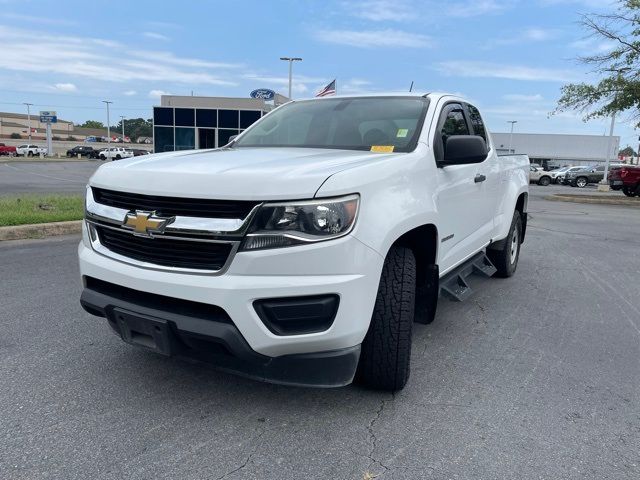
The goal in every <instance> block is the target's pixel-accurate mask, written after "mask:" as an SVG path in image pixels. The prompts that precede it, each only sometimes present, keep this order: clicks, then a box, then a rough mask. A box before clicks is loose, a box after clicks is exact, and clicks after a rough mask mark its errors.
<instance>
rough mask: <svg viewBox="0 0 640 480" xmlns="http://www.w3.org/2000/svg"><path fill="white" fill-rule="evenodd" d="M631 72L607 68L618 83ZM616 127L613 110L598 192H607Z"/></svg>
mask: <svg viewBox="0 0 640 480" xmlns="http://www.w3.org/2000/svg"><path fill="white" fill-rule="evenodd" d="M629 70H631V67H624V68H617V69H616V68H609V69H607V70H606V71H607V72H615V73H617V74H618V81H620V80H621V79H622V74H623V73H626V72H628V71H629ZM617 99H618V94H617V93H616V95H615V97H614V102H615V101H616V100H617ZM615 126H616V111H615V110H614V111H613V113H612V114H611V126H610V127H609V142H608V143H607V156H606V159H605V163H604V176H603V177H602V181H601V182H600V184H601V185H603V186H602V187H600V186H598V190H603V191H608V190H609V182H608V177H609V163H610V162H611V149H612V148H613V130H614V128H615Z"/></svg>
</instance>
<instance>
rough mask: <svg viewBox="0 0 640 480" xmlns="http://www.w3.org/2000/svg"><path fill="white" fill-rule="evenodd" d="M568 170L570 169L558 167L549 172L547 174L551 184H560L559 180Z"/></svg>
mask: <svg viewBox="0 0 640 480" xmlns="http://www.w3.org/2000/svg"><path fill="white" fill-rule="evenodd" d="M570 168H571V167H560V168H557V169H555V170H551V171H550V172H549V175H551V183H560V179H561V178H562V176H563V175H564V174H565V173H566V172H567V171H568V170H569V169H570Z"/></svg>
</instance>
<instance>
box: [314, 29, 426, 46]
mask: <svg viewBox="0 0 640 480" xmlns="http://www.w3.org/2000/svg"><path fill="white" fill-rule="evenodd" d="M314 38H315V39H316V40H318V41H320V42H324V43H335V44H338V45H349V46H351V47H361V48H373V47H390V48H399V47H404V48H421V47H430V46H431V45H432V40H431V38H430V37H428V36H426V35H423V34H420V33H410V32H404V31H402V30H393V29H386V30H361V31H356V30H318V31H316V32H314Z"/></svg>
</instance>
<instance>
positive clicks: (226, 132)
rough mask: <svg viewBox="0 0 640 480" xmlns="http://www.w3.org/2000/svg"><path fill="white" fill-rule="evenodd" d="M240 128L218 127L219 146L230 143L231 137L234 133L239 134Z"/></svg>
mask: <svg viewBox="0 0 640 480" xmlns="http://www.w3.org/2000/svg"><path fill="white" fill-rule="evenodd" d="M239 133H240V130H238V129H233V130H232V129H228V128H219V129H218V147H224V146H225V145H226V144H227V143H229V138H231V136H233V135H238V134H239Z"/></svg>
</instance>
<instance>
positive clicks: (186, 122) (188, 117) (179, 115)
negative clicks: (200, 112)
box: [175, 108, 195, 127]
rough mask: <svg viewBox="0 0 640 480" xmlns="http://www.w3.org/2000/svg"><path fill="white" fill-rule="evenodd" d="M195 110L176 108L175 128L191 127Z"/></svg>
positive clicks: (193, 122)
mask: <svg viewBox="0 0 640 480" xmlns="http://www.w3.org/2000/svg"><path fill="white" fill-rule="evenodd" d="M194 113H195V110H194V109H193V108H176V112H175V118H176V127H193V126H194V125H195V119H194Z"/></svg>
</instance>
